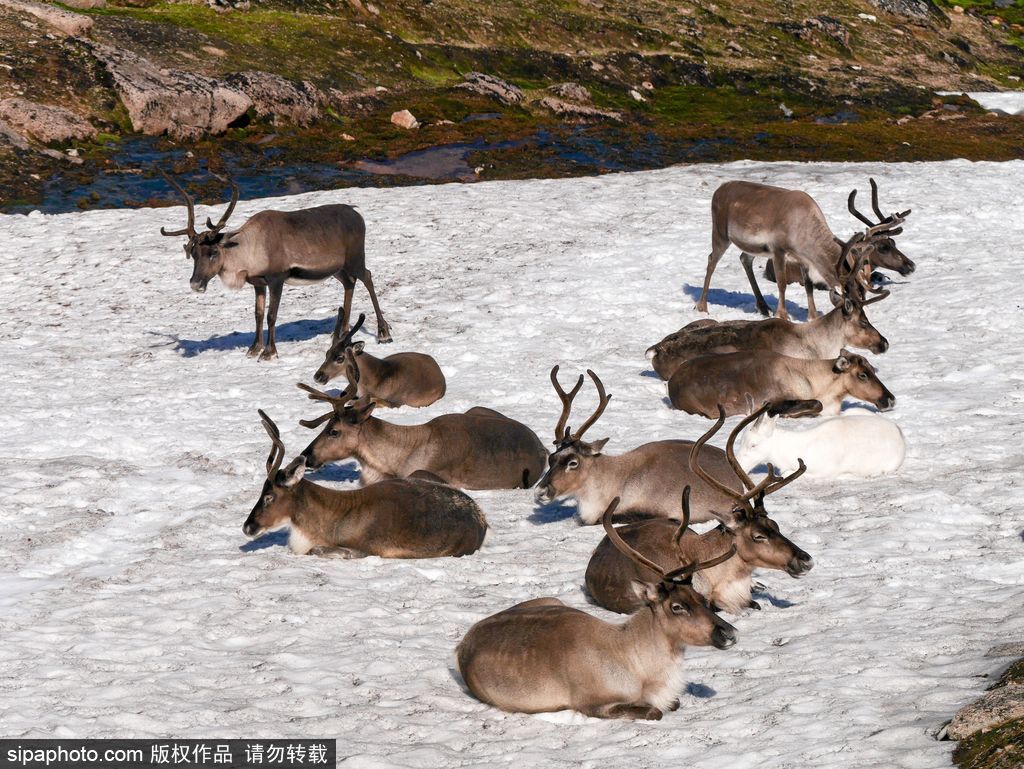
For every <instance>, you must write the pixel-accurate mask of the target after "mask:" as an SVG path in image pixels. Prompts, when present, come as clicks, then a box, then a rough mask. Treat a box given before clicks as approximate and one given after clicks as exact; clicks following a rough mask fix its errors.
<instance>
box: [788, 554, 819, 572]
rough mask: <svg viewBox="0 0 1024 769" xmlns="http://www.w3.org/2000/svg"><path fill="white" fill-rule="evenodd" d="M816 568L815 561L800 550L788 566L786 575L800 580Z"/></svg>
mask: <svg viewBox="0 0 1024 769" xmlns="http://www.w3.org/2000/svg"><path fill="white" fill-rule="evenodd" d="M813 568H814V559H813V558H811V556H809V555H808V554H807V553H805V552H804V551H803V550H798V551H797V553H796V555H794V556H793V557H792V558H791V559H790V560H789V563H788V564H786V573H787V574H789V576H791V577H793V578H795V579H800V577H802V576H803V575H804V574H806V573H807V572H809V571H810V570H811V569H813Z"/></svg>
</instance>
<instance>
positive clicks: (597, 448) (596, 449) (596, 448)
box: [587, 438, 608, 454]
mask: <svg viewBox="0 0 1024 769" xmlns="http://www.w3.org/2000/svg"><path fill="white" fill-rule="evenodd" d="M606 443H608V439H607V438H602V439H601V440H599V441H592V442H591V443H588V444H587V445H588V446H589V447H590V452H591V453H592V454H600V453H601V449H603V448H604V445H605V444H606Z"/></svg>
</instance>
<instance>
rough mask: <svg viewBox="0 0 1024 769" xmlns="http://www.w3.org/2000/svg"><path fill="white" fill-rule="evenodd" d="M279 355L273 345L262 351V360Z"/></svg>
mask: <svg viewBox="0 0 1024 769" xmlns="http://www.w3.org/2000/svg"><path fill="white" fill-rule="evenodd" d="M276 357H277V350H276V349H274V348H273V347H268V348H267V349H265V350H264V351H263V352H261V353H260V360H274V359H275V358H276Z"/></svg>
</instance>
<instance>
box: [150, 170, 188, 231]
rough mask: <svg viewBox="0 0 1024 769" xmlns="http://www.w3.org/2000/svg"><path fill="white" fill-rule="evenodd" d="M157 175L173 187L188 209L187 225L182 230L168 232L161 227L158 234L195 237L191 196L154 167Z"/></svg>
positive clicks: (162, 171)
mask: <svg viewBox="0 0 1024 769" xmlns="http://www.w3.org/2000/svg"><path fill="white" fill-rule="evenodd" d="M154 168H156V171H157V173H158V174H160V175H161V176H162V177H163V178H164V181H166V182H167V183H168V184H169V185H171V186H172V187H174V189H176V190H177V191H178V192H179V193H180V194H181V196H182V197H183V198H185V205H186V206H187V207H188V224H187V225H185V229H183V230H174V231H173V232H172V231H169V230H167V229H165V228H163V227H161V228H160V234H161V235H164V236H166V237H169V238H173V237H177V236H178V235H188V236H189V237H190V238H192V237H195V235H196V234H197V233H196V210H195V204H194V203H193V201H192V196H191V195H189V194H188V193H187V192H185V188H184V187H182V186H181V185H180V184H178V183H177V182H176V181H174V179H172V178H171V177H170V176H168V175H167V174H166V173H164V170H163V169H162V168H160V167H159V166H154Z"/></svg>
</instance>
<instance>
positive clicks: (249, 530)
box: [242, 515, 260, 537]
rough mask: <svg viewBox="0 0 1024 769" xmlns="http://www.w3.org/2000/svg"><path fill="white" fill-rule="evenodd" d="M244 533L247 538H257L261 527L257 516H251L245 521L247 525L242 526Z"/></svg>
mask: <svg viewBox="0 0 1024 769" xmlns="http://www.w3.org/2000/svg"><path fill="white" fill-rule="evenodd" d="M242 532H243V533H244V534H245V536H247V537H255V536H256V535H257V534H259V533H260V525H259V524H258V523H257V522H256V516H255V515H250V516H249V517H248V518H246V519H245V523H244V524H242Z"/></svg>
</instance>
